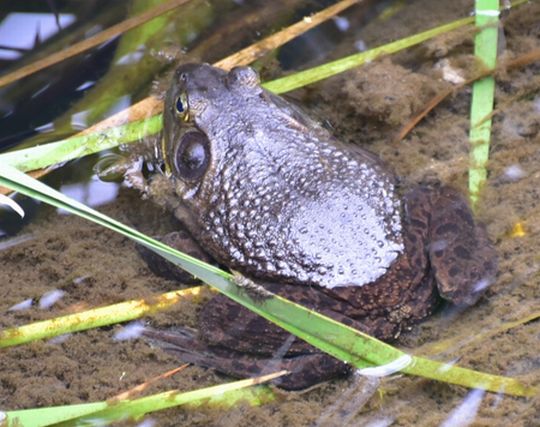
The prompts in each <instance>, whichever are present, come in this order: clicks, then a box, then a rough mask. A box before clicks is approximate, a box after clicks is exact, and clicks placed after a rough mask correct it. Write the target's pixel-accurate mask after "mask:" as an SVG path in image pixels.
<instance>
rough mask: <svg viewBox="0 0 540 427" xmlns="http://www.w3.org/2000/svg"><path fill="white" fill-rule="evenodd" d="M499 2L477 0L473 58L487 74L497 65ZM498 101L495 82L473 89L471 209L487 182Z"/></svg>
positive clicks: (487, 79)
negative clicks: (492, 121)
mask: <svg viewBox="0 0 540 427" xmlns="http://www.w3.org/2000/svg"><path fill="white" fill-rule="evenodd" d="M498 22H499V1H498V0H476V25H477V26H478V27H480V28H481V30H480V31H479V32H478V34H476V37H475V39H474V55H475V56H476V58H477V59H478V60H479V62H481V63H482V64H483V65H484V66H485V67H486V68H487V69H488V70H492V69H494V68H495V66H496V65H497V36H498ZM494 97H495V79H494V78H493V77H491V76H490V77H485V78H483V79H481V80H478V81H477V82H475V83H474V85H473V90H472V101H471V120H470V131H469V142H470V144H471V150H470V168H469V192H470V198H471V202H472V205H473V206H474V205H475V204H476V202H477V201H478V198H479V194H480V191H481V189H482V186H483V185H484V183H485V181H486V178H487V170H486V165H487V162H488V159H489V141H490V138H491V118H490V117H489V116H490V114H491V112H492V110H493V100H494Z"/></svg>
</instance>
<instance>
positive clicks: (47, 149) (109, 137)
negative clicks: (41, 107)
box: [0, 114, 163, 172]
mask: <svg viewBox="0 0 540 427" xmlns="http://www.w3.org/2000/svg"><path fill="white" fill-rule="evenodd" d="M162 121H163V120H162V117H161V114H159V115H157V116H153V117H150V118H148V119H146V120H139V121H135V122H131V123H126V124H125V125H122V126H118V127H114V128H109V129H106V130H104V131H101V132H97V133H93V134H91V135H84V136H75V137H72V138H67V139H64V140H62V141H57V142H51V143H49V144H43V145H39V146H37V147H31V148H25V149H23V150H17V151H12V152H10V153H4V154H1V155H0V163H5V164H9V165H11V166H13V167H16V168H17V169H19V170H21V171H23V172H27V171H31V170H35V169H43V168H46V167H48V166H52V165H55V164H58V163H63V162H67V161H68V160H73V159H77V158H79V157H83V156H87V155H89V154H94V153H98V152H100V151H103V150H107V149H109V148H113V147H117V146H118V145H120V144H127V143H129V142H133V141H138V140H141V139H142V138H144V137H145V136H148V135H153V134H156V133H158V132H160V131H161V128H162V127H163V123H162Z"/></svg>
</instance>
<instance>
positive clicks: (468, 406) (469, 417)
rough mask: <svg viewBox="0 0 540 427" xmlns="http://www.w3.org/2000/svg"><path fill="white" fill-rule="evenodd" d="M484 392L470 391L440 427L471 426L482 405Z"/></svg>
mask: <svg viewBox="0 0 540 427" xmlns="http://www.w3.org/2000/svg"><path fill="white" fill-rule="evenodd" d="M485 394H486V392H485V391H484V390H472V391H470V392H469V394H467V396H465V398H464V399H463V402H461V403H460V404H459V406H458V407H457V408H455V409H454V410H453V411H452V412H450V415H449V416H448V418H447V419H446V420H444V422H443V423H442V424H441V427H466V426H468V425H471V424H472V423H473V422H474V419H475V418H476V413H477V412H478V407H479V406H480V403H482V399H483V398H484V395H485Z"/></svg>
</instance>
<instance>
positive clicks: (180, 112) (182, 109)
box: [174, 93, 189, 121]
mask: <svg viewBox="0 0 540 427" xmlns="http://www.w3.org/2000/svg"><path fill="white" fill-rule="evenodd" d="M174 106H175V109H176V114H177V116H178V117H180V118H181V119H183V120H184V121H188V120H189V112H188V102H187V96H186V94H185V93H182V94H180V96H179V97H178V98H176V102H175V104H174Z"/></svg>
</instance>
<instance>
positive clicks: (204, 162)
mask: <svg viewBox="0 0 540 427" xmlns="http://www.w3.org/2000/svg"><path fill="white" fill-rule="evenodd" d="M209 163H210V143H209V141H208V138H207V137H206V135H205V134H203V133H202V132H198V131H189V132H186V133H185V134H184V135H183V136H182V139H181V140H180V143H179V144H178V145H177V148H176V152H175V154H174V166H175V168H176V171H177V172H178V174H179V175H180V177H181V178H184V179H187V180H190V181H194V180H197V179H199V178H200V177H201V176H202V175H203V174H204V173H205V172H206V169H207V168H208V165H209Z"/></svg>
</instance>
